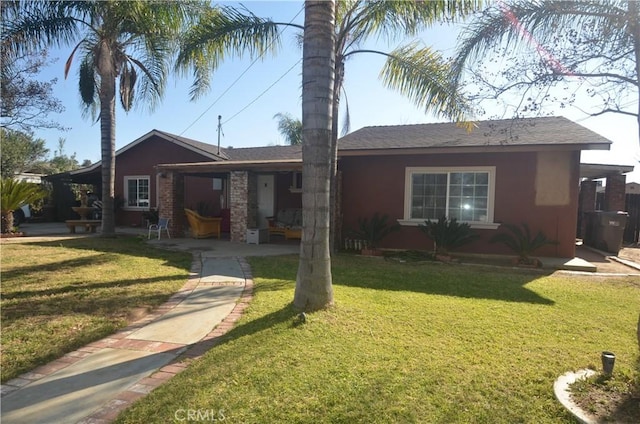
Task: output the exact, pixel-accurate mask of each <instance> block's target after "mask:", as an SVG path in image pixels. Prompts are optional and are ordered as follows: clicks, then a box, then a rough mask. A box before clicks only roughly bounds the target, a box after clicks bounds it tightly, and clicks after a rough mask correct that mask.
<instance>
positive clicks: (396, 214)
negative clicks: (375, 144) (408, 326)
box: [339, 152, 579, 257]
mask: <svg viewBox="0 0 640 424" xmlns="http://www.w3.org/2000/svg"><path fill="white" fill-rule="evenodd" d="M568 162H569V163H566V166H567V167H569V168H570V170H571V178H572V182H573V181H575V184H573V183H572V182H570V183H569V184H570V187H571V188H570V199H569V203H568V205H566V206H536V205H535V197H536V193H535V190H536V189H535V184H536V181H535V173H536V153H534V152H532V153H487V154H477V153H476V154H434V155H416V156H394V155H390V156H384V157H383V156H363V157H343V158H341V159H340V162H339V167H340V170H341V171H342V174H343V178H342V181H343V209H342V212H343V223H344V225H343V228H344V232H343V236H346V235H347V234H348V230H349V229H351V228H355V226H356V224H357V220H358V218H359V217H371V216H373V214H374V213H376V212H378V213H380V214H388V215H389V216H390V217H391V218H392V219H393V221H395V220H398V219H402V218H403V216H404V195H405V193H404V187H405V168H406V167H419V166H430V167H453V166H495V167H496V183H495V184H496V190H495V207H494V222H496V223H501V222H504V223H511V224H520V223H522V222H526V223H527V224H528V225H529V227H530V228H531V229H532V230H534V231H536V232H537V230H542V231H543V232H544V233H545V234H546V235H547V236H548V237H550V238H554V239H556V240H558V241H559V242H560V243H559V244H558V245H557V246H549V247H545V248H544V249H541V250H540V251H537V252H536V255H538V256H559V257H573V256H574V253H575V228H576V221H577V202H578V182H579V152H575V153H572V154H571V159H570V160H569V161H568ZM559 183H560V182H559ZM565 183H567V182H565ZM475 231H477V233H478V234H480V236H481V238H480V239H479V240H478V241H476V242H474V243H473V244H470V245H468V246H465V247H464V248H461V249H460V251H462V252H473V253H500V254H510V253H511V252H510V251H509V250H508V249H506V248H505V247H504V246H503V245H501V244H491V243H489V242H488V240H489V239H490V238H491V237H492V236H493V235H494V234H495V233H496V230H479V229H478V230H475ZM381 247H387V248H409V249H425V250H426V249H432V248H433V244H432V242H431V240H429V239H428V238H427V237H426V236H425V235H424V233H422V231H421V230H420V229H419V228H418V227H409V226H403V227H402V229H401V230H400V231H399V232H396V233H392V234H390V235H389V236H388V237H387V238H386V239H385V240H383V241H382V243H381Z"/></svg>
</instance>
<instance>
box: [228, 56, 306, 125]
mask: <svg viewBox="0 0 640 424" xmlns="http://www.w3.org/2000/svg"><path fill="white" fill-rule="evenodd" d="M300 62H302V59H300V60H298V61H297V62H296V63H294V64H293V66H292V67H291V68H289V69H288V70H287V71H286V72H285V73H284V74H282V75H281V76H280V78H278V79H277V80H275V81H274V82H273V84H271V85H270V86H269V87H267V88H266V89H265V90H264V91H263V92H262V93H260V94H258V95H257V96H256V98H255V99H253V100H252V101H251V102H249V104H247V105H246V106H245V107H243V108H242V109H240V110H239V111H238V112H236V113H235V114H234V115H233V116H231V118H229V119H227V120H226V121H224V122H223V124H226V123H227V122H229V121H231V120H232V119H233V118H235V117H236V116H238V115H240V114H241V113H242V112H244V111H245V110H246V109H248V108H249V106H251V105H252V104H254V103H255V102H257V101H258V99H259V98H260V97H262V96H263V95H264V94H266V92H267V91H269V90H271V89H272V88H273V86H274V85H276V84H277V83H279V82H280V81H281V80H282V78H284V77H285V76H287V74H288V73H289V72H291V71H292V70H293V68H295V67H296V66H298V64H299V63H300Z"/></svg>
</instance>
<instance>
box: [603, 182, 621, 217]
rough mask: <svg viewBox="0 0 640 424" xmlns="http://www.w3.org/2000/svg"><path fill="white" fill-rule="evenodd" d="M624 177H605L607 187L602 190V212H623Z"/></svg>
mask: <svg viewBox="0 0 640 424" xmlns="http://www.w3.org/2000/svg"><path fill="white" fill-rule="evenodd" d="M626 182H627V176H626V175H609V176H607V185H606V187H605V188H604V210H606V211H624V210H625V207H626V206H625V196H626V195H625V185H626Z"/></svg>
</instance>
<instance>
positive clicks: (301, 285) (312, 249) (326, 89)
mask: <svg viewBox="0 0 640 424" xmlns="http://www.w3.org/2000/svg"><path fill="white" fill-rule="evenodd" d="M334 16H335V3H334V1H333V0H332V1H322V0H320V1H307V2H305V30H304V43H303V60H302V86H303V87H304V90H302V138H303V143H302V174H303V175H304V176H305V178H303V180H302V222H303V223H304V227H303V230H302V241H301V247H300V263H299V266H298V274H297V277H296V289H295V293H294V297H293V304H294V306H295V307H297V308H299V309H302V310H307V311H309V310H317V309H321V308H324V307H327V306H329V305H331V304H332V303H333V286H332V281H331V253H330V248H329V223H330V219H329V210H330V205H329V189H330V185H329V176H330V173H331V131H332V130H331V128H332V119H331V114H332V113H333V107H332V101H331V100H332V95H333V79H334V74H333V73H334V67H333V62H334V58H335V37H334V34H333V25H334Z"/></svg>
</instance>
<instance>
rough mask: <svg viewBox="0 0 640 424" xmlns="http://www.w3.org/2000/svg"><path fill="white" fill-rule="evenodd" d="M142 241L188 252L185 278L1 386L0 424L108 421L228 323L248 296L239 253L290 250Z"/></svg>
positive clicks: (247, 274) (51, 232)
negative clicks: (97, 335)
mask: <svg viewBox="0 0 640 424" xmlns="http://www.w3.org/2000/svg"><path fill="white" fill-rule="evenodd" d="M25 227H31V228H25V231H28V230H29V229H31V230H32V231H31V232H30V233H28V234H29V235H30V236H39V237H52V236H53V237H55V236H56V235H55V234H59V236H60V237H67V236H68V234H65V232H64V231H63V232H61V233H60V232H56V231H55V230H56V228H57V227H54V226H52V227H48V229H44V228H43V227H39V226H36V225H35V224H32V225H26V226H25ZM35 229H37V230H38V231H41V233H39V234H37V233H35V232H34V230H35ZM138 231H139V230H138ZM77 236H82V233H80V234H78V235H77ZM150 243H151V244H156V245H159V246H160V247H166V248H177V247H179V248H180V249H182V250H190V251H192V252H193V254H194V261H193V264H192V269H191V276H190V278H189V280H188V281H187V283H186V284H185V285H184V286H183V287H182V289H181V290H180V291H179V292H178V293H176V294H175V295H174V296H172V297H171V298H170V299H169V300H168V301H167V302H166V303H165V304H164V305H162V306H161V307H159V308H157V309H156V310H155V311H154V313H152V314H150V315H147V316H146V317H144V318H143V319H141V320H140V321H137V322H135V323H134V324H132V325H130V326H128V327H126V328H124V329H123V330H121V331H118V332H117V333H115V334H113V335H111V336H109V337H106V338H104V339H102V340H99V341H96V342H94V343H90V344H89V345H87V346H84V347H82V348H80V349H78V350H76V351H74V352H71V353H68V354H66V355H65V356H63V357H62V358H60V359H58V360H56V361H53V362H51V363H49V364H47V365H44V366H41V367H39V368H36V369H35V370H33V371H31V372H29V373H26V374H23V375H21V376H20V377H18V378H15V379H13V380H10V381H8V382H7V383H6V384H4V385H2V405H1V408H2V415H1V421H2V422H3V423H29V424H33V423H56V424H57V423H83V424H89V423H92V424H102V423H108V422H111V421H113V420H114V419H115V418H116V417H117V416H118V414H119V413H120V412H121V411H123V410H124V409H126V408H127V407H128V406H130V404H131V403H132V402H134V401H135V400H136V399H138V398H140V397H142V396H144V395H145V394H147V393H149V392H150V391H152V390H153V389H154V388H155V387H157V386H159V385H160V384H162V383H164V382H165V381H167V380H168V379H170V378H171V377H173V376H174V375H175V374H177V373H179V372H181V371H182V370H184V369H185V368H186V366H187V363H188V362H189V361H190V360H192V359H194V358H198V357H200V356H202V355H203V354H204V353H205V352H207V351H208V350H209V349H211V348H212V347H213V346H215V345H216V344H217V343H218V342H219V339H220V337H221V336H222V335H224V334H225V333H226V332H227V331H229V329H231V328H232V327H233V325H234V323H235V321H237V320H238V319H239V318H240V316H241V315H242V312H243V311H244V309H245V308H246V307H247V306H248V303H249V302H250V300H251V298H252V293H253V278H252V276H251V271H250V268H249V266H248V264H247V263H246V261H245V260H244V258H243V256H245V255H260V254H262V255H277V254H286V253H296V252H297V251H298V246H297V245H284V246H277V245H273V246H271V248H268V247H267V248H266V249H265V248H264V247H265V246H266V245H262V246H260V247H263V249H260V250H257V249H256V247H257V246H253V245H252V246H247V245H246V244H241V243H237V244H236V243H229V242H228V241H227V242H225V243H226V244H224V245H223V244H221V243H219V242H218V243H216V242H212V241H211V240H193V239H178V240H176V239H170V240H167V239H163V240H150ZM214 244H215V245H217V246H218V248H217V249H216V248H215V246H214Z"/></svg>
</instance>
